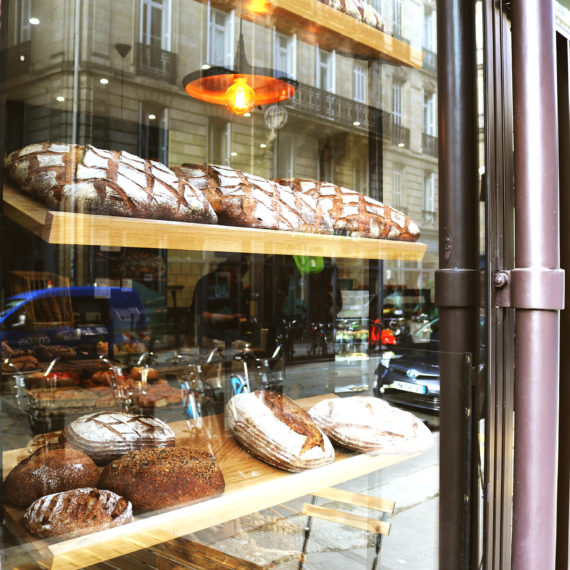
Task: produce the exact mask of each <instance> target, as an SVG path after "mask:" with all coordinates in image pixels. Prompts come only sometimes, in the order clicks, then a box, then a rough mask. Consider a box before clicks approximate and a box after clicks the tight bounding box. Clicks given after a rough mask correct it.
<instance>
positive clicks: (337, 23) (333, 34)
mask: <svg viewBox="0 0 570 570" xmlns="http://www.w3.org/2000/svg"><path fill="white" fill-rule="evenodd" d="M244 4H245V6H244V11H243V13H242V16H243V18H244V19H246V20H250V21H253V22H255V23H258V24H261V25H270V24H271V25H275V26H276V28H277V29H278V30H279V31H281V32H284V33H289V34H296V35H297V39H299V40H300V41H303V42H306V43H308V44H314V45H318V46H319V47H320V48H322V49H326V50H336V51H337V52H344V53H352V54H356V55H359V56H361V57H372V58H378V57H380V58H382V59H385V60H388V61H390V62H393V63H399V64H401V65H406V66H410V67H418V68H419V67H421V66H422V63H423V52H422V51H421V50H419V49H417V48H413V47H411V46H410V45H409V44H407V43H405V42H402V41H400V40H398V39H396V38H394V37H392V36H391V35H389V34H386V33H384V32H381V31H380V30H377V29H376V28H373V27H372V26H369V25H367V24H364V23H362V22H359V21H358V20H356V19H355V18H352V17H351V16H348V15H346V14H343V13H342V12H339V11H338V10H335V9H334V8H329V7H328V6H325V5H324V4H322V3H321V2H319V1H318V0H270V1H266V0H249V1H248V2H245V3H244ZM212 5H214V6H218V7H220V8H223V9H226V10H227V9H228V8H236V7H240V6H241V4H240V3H238V2H235V1H234V0H214V1H213V2H212Z"/></svg>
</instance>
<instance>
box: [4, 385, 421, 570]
mask: <svg viewBox="0 0 570 570" xmlns="http://www.w3.org/2000/svg"><path fill="white" fill-rule="evenodd" d="M325 397H331V395H330V394H329V395H322V396H317V397H313V398H305V399H303V400H300V401H299V404H300V405H302V406H303V407H304V408H306V409H307V408H309V407H311V406H313V405H314V404H315V403H317V402H318V401H320V400H322V399H323V398H325ZM332 397H334V396H332ZM170 425H171V427H172V428H173V429H174V432H175V434H176V445H178V446H187V447H195V448H199V449H203V450H206V451H209V452H210V453H213V454H214V456H215V457H216V460H217V461H218V463H219V465H220V468H221V470H222V472H223V474H224V478H225V481H226V488H225V491H224V493H223V495H221V496H220V497H216V498H214V499H209V500H206V501H203V502H201V503H197V504H194V505H190V506H186V507H182V508H178V509H174V510H168V511H162V512H158V513H154V514H152V515H150V516H137V517H135V520H134V521H133V522H131V523H129V524H126V525H123V526H120V527H116V528H113V529H109V530H104V531H101V532H96V533H93V534H89V535H87V536H82V537H77V538H72V539H68V540H55V539H51V540H47V539H44V540H41V539H38V538H34V537H33V536H32V535H31V534H29V533H28V532H27V531H26V530H25V528H24V527H23V524H22V517H23V511H22V510H21V509H16V508H11V507H6V509H5V521H6V524H7V526H8V528H9V529H10V531H11V532H12V533H13V534H14V536H15V537H16V538H17V539H18V540H19V542H20V543H21V547H17V548H24V549H25V550H26V551H27V552H28V554H29V555H31V556H32V557H33V558H34V559H35V560H37V561H39V562H41V563H42V564H45V565H46V566H48V567H51V568H84V567H86V566H89V565H91V564H96V563H98V562H102V561H104V560H109V559H111V558H115V557H117V556H122V555H124V554H128V553H130V552H134V551H136V550H139V549H143V548H148V547H151V546H153V545H156V544H159V543H163V542H166V541H169V540H172V539H174V538H177V537H180V536H184V535H187V534H189V533H193V532H197V531H199V530H203V529H206V528H209V527H211V526H213V525H216V524H221V523H224V522H227V521H230V520H234V519H236V518H239V517H242V516H245V515H248V514H252V513H256V512H258V511H260V510H262V509H266V508H269V507H271V506H274V505H276V504H279V503H283V502H287V501H291V500H293V499H295V498H298V497H302V496H303V495H308V494H310V493H311V492H313V491H318V490H319V489H322V488H324V487H332V486H335V485H339V484H340V483H342V482H344V481H347V480H351V479H354V478H356V477H360V476H362V475H366V474H368V473H372V472H374V471H377V470H379V469H383V468H385V467H388V466H390V465H393V464H395V463H398V462H401V461H405V460H407V459H409V458H410V457H412V456H411V455H385V454H377V455H368V454H357V453H350V452H347V451H343V450H340V449H339V448H336V459H335V461H334V463H331V464H330V465H326V466H323V467H319V468H317V469H310V470H308V471H303V472H301V473H288V472H286V471H282V470H280V469H277V468H275V467H271V466H270V465H268V464H266V463H264V462H262V461H260V460H258V459H255V458H254V457H253V456H251V455H250V454H248V453H247V452H246V451H245V450H244V449H243V448H242V447H241V446H240V445H239V444H238V443H237V442H236V441H235V439H234V438H233V436H232V435H231V433H229V432H228V431H227V430H226V429H225V428H224V419H223V416H222V415H216V416H208V417H205V418H202V419H201V420H199V421H196V420H191V421H190V420H188V421H179V422H174V423H171V424H170ZM31 451H32V450H31V449H20V450H12V451H7V452H4V454H3V469H4V476H6V474H7V473H8V472H9V471H10V470H11V469H12V468H13V467H14V465H15V464H16V463H17V462H18V461H20V460H21V459H23V458H24V457H26V456H27V455H28V454H29V453H30V452H31Z"/></svg>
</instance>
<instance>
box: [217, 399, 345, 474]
mask: <svg viewBox="0 0 570 570" xmlns="http://www.w3.org/2000/svg"><path fill="white" fill-rule="evenodd" d="M225 419H226V425H227V427H228V428H229V429H230V430H231V432H232V433H233V435H234V436H235V438H236V439H237V441H238V442H239V443H240V444H241V445H243V447H245V448H246V449H247V450H248V451H249V452H250V453H251V454H252V455H254V456H255V457H257V458H258V459H261V460H263V461H265V462H266V463H269V464H270V465H274V466H275V467H279V468H280V469H284V470H286V471H293V472H297V471H304V470H306V469H311V468H313V467H320V466H322V465H328V464H329V463H332V462H333V461H334V449H333V446H332V444H331V442H330V440H329V438H328V437H327V436H326V435H325V434H324V433H323V432H322V431H321V430H320V429H319V428H318V427H317V425H316V424H315V422H314V421H313V420H312V419H311V417H310V416H309V414H308V413H307V412H306V411H305V410H303V409H302V408H301V407H300V406H298V405H297V404H296V403H295V402H293V400H290V399H289V398H287V397H286V396H284V395H283V394H277V393H275V392H270V391H264V390H259V391H257V392H251V393H250V392H248V393H243V394H238V395H236V396H234V397H233V398H232V399H231V400H230V401H229V402H228V403H227V404H226V408H225Z"/></svg>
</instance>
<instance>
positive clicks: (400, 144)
mask: <svg viewBox="0 0 570 570" xmlns="http://www.w3.org/2000/svg"><path fill="white" fill-rule="evenodd" d="M398 146H399V147H400V148H404V147H405V146H406V145H405V144H404V143H398Z"/></svg>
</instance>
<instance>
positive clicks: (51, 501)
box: [24, 487, 133, 537]
mask: <svg viewBox="0 0 570 570" xmlns="http://www.w3.org/2000/svg"><path fill="white" fill-rule="evenodd" d="M132 517H133V512H132V505H131V504H130V503H129V501H127V500H126V499H124V498H123V497H120V496H119V495H117V494H116V493H112V492H111V491H107V490H100V489H95V488H93V487H85V488H82V489H72V490H70V491H63V492H61V493H54V494H52V495H46V496H45V497H41V498H40V499H38V500H37V501H34V502H33V503H32V504H31V505H30V506H29V507H28V509H27V510H26V512H25V513H24V526H25V527H26V528H27V529H28V530H29V531H30V532H31V533H32V534H35V535H37V536H41V537H47V536H59V535H67V536H69V537H72V536H81V535H84V534H88V533H91V532H95V531H98V530H103V529H106V528H112V527H116V526H119V525H122V524H124V523H126V522H130V521H131V520H132Z"/></svg>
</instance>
